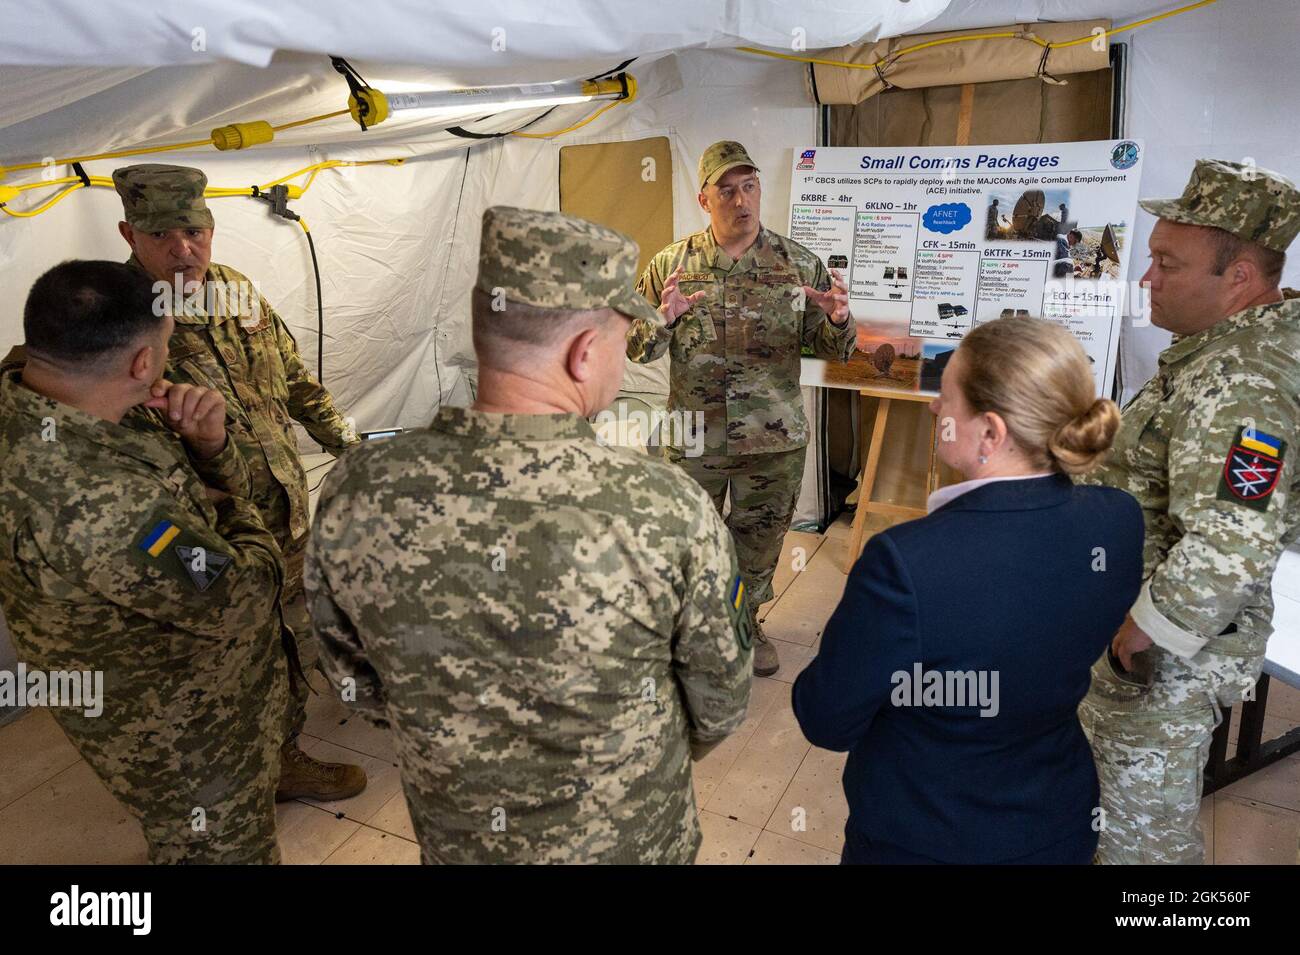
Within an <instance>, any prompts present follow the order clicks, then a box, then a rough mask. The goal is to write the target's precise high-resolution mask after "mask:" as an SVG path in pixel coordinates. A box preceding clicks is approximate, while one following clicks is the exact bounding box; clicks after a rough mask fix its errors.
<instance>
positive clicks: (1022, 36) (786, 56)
mask: <svg viewBox="0 0 1300 955" xmlns="http://www.w3.org/2000/svg"><path fill="white" fill-rule="evenodd" d="M1218 2H1219V0H1200V2H1198V3H1189V4H1187V5H1186V6H1183V7H1178V8H1177V9H1175V10H1166V11H1165V12H1164V13H1158V14H1155V15H1154V16H1149V17H1147V18H1146V19H1145V20H1138V21H1137V22H1136V23H1128V24H1125V25H1124V26H1120V27H1113V28H1111V29H1109V30H1106V31H1105V32H1103V33H1097V34H1093V33H1089V34H1088V35H1087V36H1081V37H1077V38H1075V39H1073V40H1062V41H1060V42H1058V43H1049V42H1047V41H1046V40H1042V39H1039V38H1038V37H1036V36H1033V35H1032V34H1028V33H1008V32H1003V33H978V34H968V35H966V36H950V37H941V38H940V39H937V40H928V41H926V42H925V43H917V44H915V45H913V46H908V47H904V48H903V49H901V50H895V51H894V52H893V53H891V54H889V56H887V57H885V58H884V59H880V60H877V61H876V62H874V63H845V62H844V61H843V60H828V59H825V58H823V57H816V56H795V55H794V54H792V53H778V52H776V51H775V50H760V49H759V48H758V47H754V46H738V47H736V49H737V50H738V51H739V52H741V53H753V54H755V55H757V56H770V57H772V58H774V59H778V60H794V61H795V62H797V63H819V64H821V65H822V66H839V67H843V68H844V69H846V70H874V69H876V68H878V67H880V66H882V65H884V64H885V63H888V62H893V61H894V60H897V59H899V58H900V57H903V56H906V55H907V54H909V53H916V52H917V51H919V50H926V49H929V48H930V47H935V46H943V45H945V44H948V43H969V42H971V41H974V40H1028V41H1029V42H1030V43H1034V44H1037V45H1038V46H1041V47H1043V48H1045V49H1048V50H1060V49H1064V48H1065V47H1069V46H1078V45H1079V44H1081V43H1092V42H1093V41H1094V40H1096V39H1097V37H1099V36H1105V37H1112V36H1114V35H1115V34H1117V33H1123V32H1125V31H1126V30H1136V29H1137V28H1138V27H1142V26H1146V25H1147V24H1150V23H1156V22H1158V21H1160V20H1167V19H1169V18H1170V17H1176V16H1178V15H1179V14H1182V13H1189V12H1191V11H1192V10H1196V9H1199V8H1200V7H1208V6H1209V5H1210V4H1212V3H1218ZM1028 26H1032V24H1028Z"/></svg>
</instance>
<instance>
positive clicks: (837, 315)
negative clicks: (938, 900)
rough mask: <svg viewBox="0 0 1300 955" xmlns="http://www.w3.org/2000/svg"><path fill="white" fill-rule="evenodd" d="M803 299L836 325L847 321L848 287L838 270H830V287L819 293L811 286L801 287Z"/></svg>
mask: <svg viewBox="0 0 1300 955" xmlns="http://www.w3.org/2000/svg"><path fill="white" fill-rule="evenodd" d="M803 294H804V297H805V298H806V299H807V300H808V301H810V302H812V303H813V304H814V305H816V306H817V307H818V308H820V309H821V310H822V311H823V312H825V313H826V314H827V315H829V316H830V318H831V321H832V322H834V323H835V324H836V325H841V326H842V325H844V323H845V322H847V321H848V320H849V287H848V286H847V285H845V284H844V276H843V275H842V274H841V273H840V270H839V269H831V287H830V288H829V289H827V290H826V291H825V292H819V291H817V290H816V289H815V288H813V287H812V286H811V285H805V286H804V287H803Z"/></svg>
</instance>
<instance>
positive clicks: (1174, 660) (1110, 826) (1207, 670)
mask: <svg viewBox="0 0 1300 955" xmlns="http://www.w3.org/2000/svg"><path fill="white" fill-rule="evenodd" d="M1139 656H1140V657H1146V658H1147V659H1146V660H1145V661H1144V663H1146V664H1149V666H1150V668H1151V671H1152V673H1153V678H1152V683H1151V685H1150V686H1144V685H1139V684H1135V683H1133V682H1128V681H1126V680H1125V679H1124V678H1123V677H1122V676H1121V674H1120V672H1119V670H1118V664H1116V663H1112V661H1111V658H1110V657H1109V655H1108V654H1102V656H1101V658H1100V659H1099V660H1098V661H1097V662H1096V663H1095V664H1094V665H1093V668H1092V686H1091V687H1090V689H1089V691H1088V695H1087V696H1086V697H1085V698H1084V700H1083V702H1082V703H1081V704H1080V705H1079V721H1080V722H1081V723H1082V724H1083V729H1084V732H1085V733H1086V734H1087V735H1088V740H1089V741H1090V742H1091V744H1092V752H1093V756H1094V758H1095V759H1096V761H1097V774H1098V776H1099V777H1100V780H1101V809H1102V813H1101V814H1100V817H1099V819H1100V825H1101V833H1100V841H1099V842H1098V845H1097V861H1098V862H1101V863H1112V864H1113V863H1120V864H1135V863H1141V864H1149V863H1158V864H1170V863H1183V864H1200V863H1202V862H1204V861H1205V843H1204V839H1203V836H1202V833H1201V828H1200V823H1199V820H1198V816H1199V814H1200V808H1201V788H1202V780H1203V774H1204V772H1205V766H1206V763H1207V762H1208V760H1209V753H1210V740H1211V738H1212V737H1213V735H1214V730H1215V728H1216V727H1217V726H1218V725H1219V722H1220V721H1221V720H1222V718H1223V717H1222V709H1221V706H1231V705H1233V704H1234V703H1239V702H1240V701H1241V699H1242V695H1243V693H1244V692H1245V691H1246V690H1247V689H1248V688H1249V687H1251V686H1253V685H1254V682H1255V680H1256V679H1257V678H1258V676H1259V669H1260V664H1261V663H1262V658H1261V657H1253V656H1235V655H1226V654H1211V653H1204V652H1202V653H1200V654H1197V656H1196V657H1195V658H1194V662H1193V661H1188V660H1184V659H1182V658H1180V657H1176V656H1174V655H1173V654H1171V653H1168V652H1167V651H1165V650H1163V649H1161V648H1160V647H1152V648H1151V649H1150V650H1147V651H1145V653H1144V654H1139ZM1134 669H1135V670H1137V669H1138V666H1137V665H1136V664H1135V666H1134Z"/></svg>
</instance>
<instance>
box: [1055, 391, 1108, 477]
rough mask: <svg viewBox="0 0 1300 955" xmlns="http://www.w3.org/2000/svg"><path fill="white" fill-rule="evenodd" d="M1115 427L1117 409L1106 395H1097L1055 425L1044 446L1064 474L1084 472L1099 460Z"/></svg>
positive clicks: (1105, 450) (1098, 462)
mask: <svg viewBox="0 0 1300 955" xmlns="http://www.w3.org/2000/svg"><path fill="white" fill-rule="evenodd" d="M1118 430H1119V408H1117V407H1116V406H1115V402H1113V401H1111V400H1110V399H1109V398H1098V399H1097V400H1096V401H1094V402H1093V403H1092V405H1091V406H1089V408H1088V410H1086V411H1084V412H1083V413H1082V414H1079V415H1075V416H1074V417H1073V418H1071V419H1070V420H1069V421H1067V422H1065V424H1063V425H1061V426H1060V427H1059V428H1057V429H1056V433H1055V434H1053V435H1052V438H1051V440H1050V441H1049V442H1048V444H1047V449H1048V451H1050V452H1051V454H1052V457H1053V458H1054V459H1055V460H1056V463H1057V465H1058V466H1059V467H1060V469H1061V470H1062V471H1064V472H1065V473H1066V474H1087V473H1088V472H1089V471H1091V470H1092V469H1093V468H1095V467H1096V466H1097V465H1098V464H1100V463H1101V459H1102V458H1103V457H1104V456H1105V454H1106V452H1107V451H1109V450H1110V446H1111V443H1112V442H1113V441H1114V440H1115V432H1117V431H1118Z"/></svg>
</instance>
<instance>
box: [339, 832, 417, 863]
mask: <svg viewBox="0 0 1300 955" xmlns="http://www.w3.org/2000/svg"><path fill="white" fill-rule="evenodd" d="M324 864H325V865H419V864H420V847H419V846H417V845H416V844H415V843H414V842H412V841H410V840H409V839H402V838H400V837H398V836H395V835H392V834H391V833H388V832H381V831H380V830H378V829H371V828H370V827H368V826H362V827H361V828H360V829H358V830H357V831H356V832H354V833H353V834H352V835H351V836H349V837H348V840H347V842H345V843H343V845H341V846H339V847H338V848H337V849H335V850H334V851H333V852H331V853H330V854H329V858H327V859H326V860H325V862H324Z"/></svg>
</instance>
